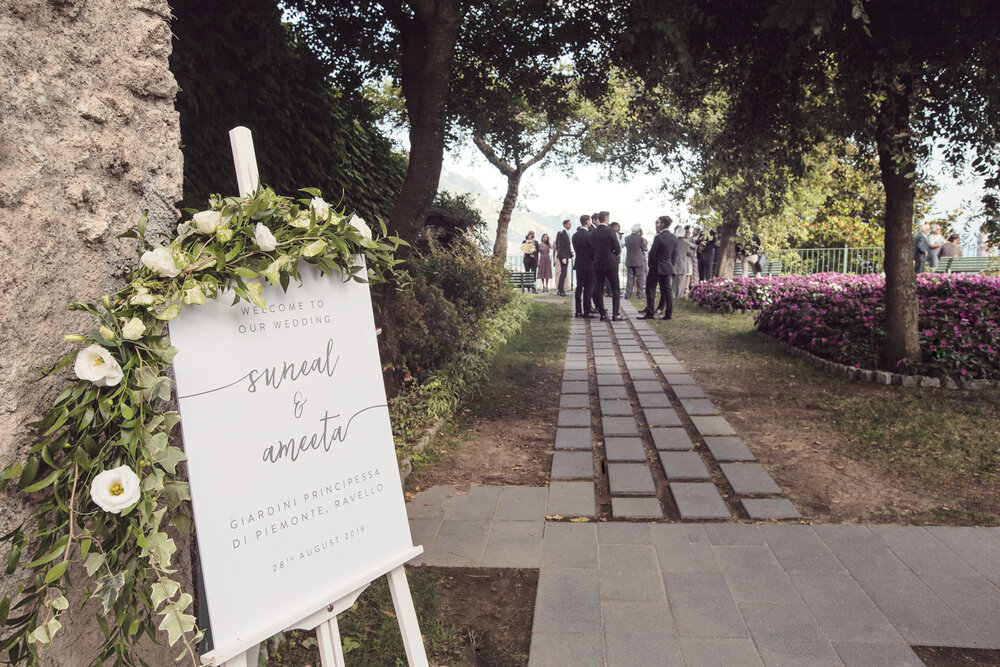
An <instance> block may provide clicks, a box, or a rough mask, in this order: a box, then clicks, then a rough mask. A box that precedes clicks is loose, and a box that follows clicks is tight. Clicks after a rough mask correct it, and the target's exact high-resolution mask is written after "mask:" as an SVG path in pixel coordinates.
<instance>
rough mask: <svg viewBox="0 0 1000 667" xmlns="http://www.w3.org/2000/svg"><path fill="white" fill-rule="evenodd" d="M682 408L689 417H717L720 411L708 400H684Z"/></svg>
mask: <svg viewBox="0 0 1000 667" xmlns="http://www.w3.org/2000/svg"><path fill="white" fill-rule="evenodd" d="M681 407H683V408H684V411H685V412H687V413H688V414H689V415H717V414H719V409H718V408H717V407H715V404H713V403H712V401H710V400H708V399H707V398H682V399H681Z"/></svg>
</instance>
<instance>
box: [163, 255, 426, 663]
mask: <svg viewBox="0 0 1000 667" xmlns="http://www.w3.org/2000/svg"><path fill="white" fill-rule="evenodd" d="M359 261H361V260H360V258H359ZM301 270H302V277H303V281H302V283H301V284H300V285H297V284H294V281H293V284H292V285H290V286H289V288H288V291H287V292H285V291H282V290H281V289H278V288H273V287H265V289H264V298H265V300H266V302H267V305H266V307H265V308H257V307H255V306H253V305H251V304H248V303H246V302H243V301H241V302H239V303H237V304H235V305H233V296H232V294H231V293H223V294H220V295H219V297H218V298H217V299H214V300H212V301H209V302H206V303H205V304H204V305H201V306H186V307H184V308H183V309H182V312H181V315H180V317H178V318H177V319H176V320H174V321H173V322H171V324H170V339H171V343H172V344H173V345H174V346H175V347H176V348H177V349H178V354H177V356H176V358H175V359H174V372H175V377H176V382H177V396H178V402H179V407H180V412H181V417H182V419H181V428H182V431H183V437H184V449H185V452H186V453H187V457H188V475H189V479H190V483H191V495H192V505H193V509H194V518H195V525H196V527H197V537H198V550H199V556H200V559H201V570H202V574H203V577H204V583H205V589H206V599H207V603H208V609H209V616H210V619H211V629H212V639H213V643H214V647H215V648H214V650H213V651H212V653H211V654H209V655H208V656H204V657H203V659H208V660H210V661H212V662H214V663H215V664H220V663H225V662H226V661H230V662H231V664H240V663H239V662H236V661H233V659H234V658H239V656H240V655H241V654H243V653H244V652H245V651H248V650H252V649H253V648H254V647H255V646H256V645H257V644H258V643H260V642H261V641H263V640H264V639H266V638H268V637H270V636H271V635H273V634H275V633H277V632H280V631H282V630H284V629H286V628H289V627H293V626H295V627H299V626H296V624H297V623H299V622H301V621H303V619H308V618H309V617H311V616H312V617H315V615H316V612H321V611H327V610H328V611H329V612H330V613H331V614H330V616H332V621H331V622H332V623H333V626H332V632H333V635H334V636H333V638H332V640H331V639H330V637H329V635H328V636H327V642H326V643H327V644H329V643H330V642H331V641H333V640H335V641H336V646H334V647H332V648H333V651H334V653H335V654H339V653H340V646H339V636H337V631H336V617H335V613H336V611H339V610H340V609H339V608H338V609H336V610H335V609H334V607H335V605H334V604H332V603H335V602H336V601H338V600H340V599H341V598H344V597H345V596H348V595H349V594H351V593H352V592H355V593H356V592H357V591H358V590H359V589H362V588H363V587H364V586H366V585H367V584H368V583H369V582H371V581H372V580H374V579H375V578H377V577H379V576H381V575H383V574H386V573H390V584H391V586H392V589H393V595H394V599H395V598H396V597H397V596H398V595H399V594H403V595H404V597H405V604H404V606H406V605H408V606H409V611H408V612H406V611H405V610H404V613H400V610H399V609H398V608H397V613H399V614H400V617H401V619H402V617H403V616H404V615H405V616H407V618H406V619H405V620H406V621H412V625H413V628H415V627H416V624H415V621H416V619H415V616H413V615H412V602H411V601H410V600H409V591H408V589H406V584H405V575H404V574H403V573H402V567H401V566H402V564H403V563H405V562H406V561H407V560H409V559H410V558H412V557H413V556H415V555H417V554H419V553H420V551H421V550H420V549H419V548H418V547H414V546H413V544H412V542H411V538H410V531H409V524H408V522H407V517H406V509H405V502H404V499H403V493H402V488H401V485H400V480H399V473H398V468H397V463H396V455H395V449H394V447H393V439H392V431H391V428H390V424H389V413H388V409H387V406H386V396H385V388H384V386H383V383H382V372H381V361H380V359H379V354H378V347H377V345H376V339H375V323H374V319H373V316H372V307H371V297H370V293H369V289H368V285H367V284H363V283H357V282H354V281H348V282H344V281H343V280H342V279H341V278H340V277H338V276H322V275H321V274H320V273H319V272H318V271H317V270H315V269H314V268H313V267H310V266H308V265H305V264H303V265H302V266H301ZM397 571H398V572H397ZM392 573H396V576H397V579H396V580H393V577H392ZM400 586H402V588H400ZM397 606H398V601H397ZM411 617H412V618H411ZM330 620H331V619H330V617H329V616H328V617H327V618H324V619H317V620H316V622H315V623H313V624H311V625H307V626H301V627H310V628H311V627H317V626H318V625H319V624H320V623H322V622H324V621H330ZM401 627H402V620H401ZM403 630H404V634H405V633H406V631H407V629H406V628H405V627H404V628H403ZM329 631H330V630H329V629H328V630H327V632H328V633H329ZM411 634H412V629H411ZM322 637H323V635H322V634H321V644H322V643H323V642H322ZM404 639H405V637H404ZM416 641H417V642H419V631H417V639H416ZM324 648H326V649H327V650H329V649H330V648H331V647H330V646H326V647H324ZM407 648H408V653H409V651H410V648H411V646H409V644H408V646H407ZM419 653H420V654H421V657H422V653H423V648H422V646H420V647H419ZM335 657H341V656H336V655H335ZM341 660H342V657H341ZM424 660H426V659H425V658H424ZM418 662H420V661H419V660H418ZM335 663H337V664H339V663H338V661H335ZM324 664H326V661H325V660H324ZM424 664H426V663H424Z"/></svg>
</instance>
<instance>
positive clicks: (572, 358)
mask: <svg viewBox="0 0 1000 667" xmlns="http://www.w3.org/2000/svg"><path fill="white" fill-rule="evenodd" d="M563 362H564V363H571V362H572V363H575V362H583V363H587V353H586V352H579V353H569V352H567V353H566V356H565V357H564V358H563ZM570 370H576V369H570Z"/></svg>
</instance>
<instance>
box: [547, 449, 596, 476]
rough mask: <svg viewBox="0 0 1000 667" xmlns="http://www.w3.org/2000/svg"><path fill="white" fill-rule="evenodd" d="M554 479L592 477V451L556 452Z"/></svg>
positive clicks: (553, 458)
mask: <svg viewBox="0 0 1000 667" xmlns="http://www.w3.org/2000/svg"><path fill="white" fill-rule="evenodd" d="M551 476H552V479H592V478H593V477H594V455H593V453H592V452H555V453H554V454H553V455H552V473H551Z"/></svg>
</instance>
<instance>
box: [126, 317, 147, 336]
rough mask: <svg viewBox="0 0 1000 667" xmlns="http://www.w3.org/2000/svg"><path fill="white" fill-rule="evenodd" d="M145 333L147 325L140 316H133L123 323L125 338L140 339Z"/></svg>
mask: <svg viewBox="0 0 1000 667" xmlns="http://www.w3.org/2000/svg"><path fill="white" fill-rule="evenodd" d="M144 333H146V325H145V324H143V322H142V320H140V319H139V318H138V317H133V318H132V319H130V320H129V321H128V322H126V323H125V324H124V325H122V338H124V339H125V340H139V338H141V337H142V334H144Z"/></svg>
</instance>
